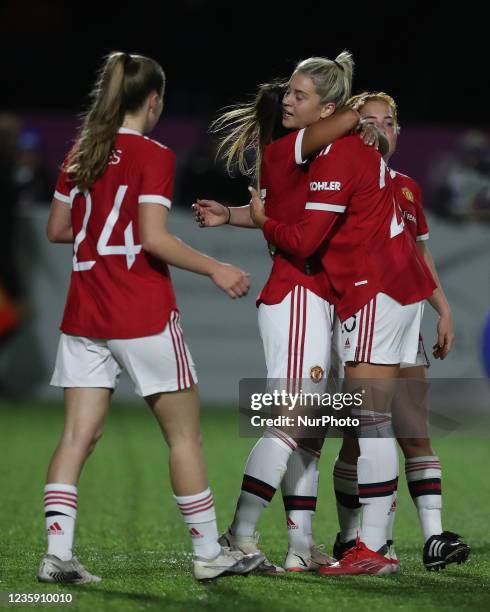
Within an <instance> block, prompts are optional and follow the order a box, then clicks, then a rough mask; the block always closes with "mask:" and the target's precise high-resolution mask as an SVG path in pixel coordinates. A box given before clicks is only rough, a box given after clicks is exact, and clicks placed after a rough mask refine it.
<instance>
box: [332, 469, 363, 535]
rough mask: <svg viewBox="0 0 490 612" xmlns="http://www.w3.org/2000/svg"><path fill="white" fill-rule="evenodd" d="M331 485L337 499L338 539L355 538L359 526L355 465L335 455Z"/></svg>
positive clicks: (359, 514) (359, 511) (359, 516)
mask: <svg viewBox="0 0 490 612" xmlns="http://www.w3.org/2000/svg"><path fill="white" fill-rule="evenodd" d="M333 487H334V491H335V499H336V500H337V516H338V519H339V527H340V541H341V542H349V541H350V540H355V539H356V538H357V536H358V534H359V531H360V528H361V508H362V506H361V503H360V501H359V489H358V486H357V465H351V464H349V463H345V462H344V461H342V460H341V459H339V458H338V457H337V459H336V460H335V465H334V467H333Z"/></svg>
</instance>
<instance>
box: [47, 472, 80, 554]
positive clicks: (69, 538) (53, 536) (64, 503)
mask: <svg viewBox="0 0 490 612" xmlns="http://www.w3.org/2000/svg"><path fill="white" fill-rule="evenodd" d="M77 499H78V496H77V487H75V486H74V485H69V484H62V483H57V482H51V483H49V484H47V485H46V486H45V487H44V516H45V517H46V530H47V534H48V554H49V555H55V556H56V557H58V559H61V560H62V561H68V560H69V559H71V558H72V556H73V538H74V534H75V521H76V518H77Z"/></svg>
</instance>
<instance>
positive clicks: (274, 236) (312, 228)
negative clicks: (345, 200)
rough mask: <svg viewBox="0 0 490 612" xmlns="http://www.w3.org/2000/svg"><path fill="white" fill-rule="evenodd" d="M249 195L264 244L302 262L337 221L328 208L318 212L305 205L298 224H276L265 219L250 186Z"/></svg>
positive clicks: (253, 215)
mask: <svg viewBox="0 0 490 612" xmlns="http://www.w3.org/2000/svg"><path fill="white" fill-rule="evenodd" d="M250 193H251V194H252V199H251V201H250V206H251V211H252V217H253V219H254V221H255V223H256V224H257V226H258V227H260V228H261V229H262V231H263V233H264V236H265V239H266V240H267V242H270V243H272V244H274V245H275V246H276V247H278V248H280V249H282V250H283V251H287V252H288V253H291V254H293V255H297V256H298V257H301V258H303V259H307V258H308V257H310V256H311V255H313V253H315V252H316V251H317V250H318V249H319V248H320V246H321V245H322V244H323V242H324V241H325V239H326V238H327V236H328V234H329V232H330V230H331V229H332V227H333V226H334V225H335V222H336V221H337V219H338V215H337V214H336V213H335V212H333V211H331V210H328V209H323V210H321V211H320V210H318V209H315V208H313V207H309V204H311V203H310V202H307V203H306V206H305V211H304V213H303V215H302V217H301V219H300V220H299V221H298V223H295V224H291V225H288V224H286V223H279V222H278V221H275V220H274V219H270V218H269V217H267V216H266V214H265V212H264V203H263V201H262V200H261V199H260V197H259V194H258V193H257V191H256V190H255V189H253V187H250ZM344 208H345V207H344Z"/></svg>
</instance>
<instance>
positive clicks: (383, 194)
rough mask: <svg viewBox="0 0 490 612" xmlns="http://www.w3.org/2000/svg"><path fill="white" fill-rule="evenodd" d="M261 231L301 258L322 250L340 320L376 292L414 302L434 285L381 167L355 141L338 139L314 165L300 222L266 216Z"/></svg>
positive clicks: (377, 158)
mask: <svg viewBox="0 0 490 612" xmlns="http://www.w3.org/2000/svg"><path fill="white" fill-rule="evenodd" d="M264 234H265V236H266V238H267V239H268V240H270V241H271V242H273V243H274V244H276V245H278V246H279V247H280V248H281V249H288V250H289V251H290V252H294V253H297V254H299V255H301V256H303V257H306V256H308V255H309V254H310V253H312V252H314V251H317V250H318V249H322V251H323V254H322V264H323V266H324V269H325V271H326V273H327V275H328V277H329V280H330V282H331V284H332V287H333V289H334V291H335V293H336V297H337V304H336V305H337V312H338V314H339V317H340V319H341V320H342V321H344V320H345V319H347V318H348V317H350V316H352V315H354V314H355V313H356V312H357V311H358V310H359V309H360V308H362V307H363V306H364V305H365V304H367V303H368V302H369V300H370V299H372V298H373V297H374V296H375V295H376V294H377V293H386V294H387V295H389V296H390V297H392V298H393V299H395V300H396V301H397V302H399V303H400V304H411V303H413V302H418V301H420V300H423V299H425V298H427V297H429V296H430V295H431V294H432V292H433V290H434V288H435V284H434V282H433V280H432V276H431V274H430V272H429V270H428V268H427V266H426V265H425V262H424V261H423V259H422V257H421V256H420V255H419V253H418V252H417V249H416V248H415V244H414V241H413V240H412V238H411V237H410V235H409V233H408V232H407V231H405V228H404V222H403V219H402V216H401V211H400V208H399V206H398V205H397V203H396V200H395V192H394V187H393V184H392V179H391V177H390V173H389V169H388V167H387V166H386V163H385V162H384V160H383V159H382V157H381V156H380V154H379V153H378V152H377V151H376V150H375V149H373V148H371V147H368V146H366V145H364V144H363V142H362V141H361V139H360V138H359V137H358V136H346V137H344V138H341V139H339V140H337V141H336V142H335V143H333V144H332V145H329V146H328V147H326V149H324V150H323V151H322V152H321V153H320V154H319V155H318V156H317V157H316V158H315V160H314V161H313V162H312V164H311V165H310V170H309V192H308V196H307V200H306V204H305V211H304V214H303V217H302V219H301V221H300V222H299V223H297V224H296V225H286V224H280V223H278V222H277V221H274V220H272V219H271V220H269V221H267V223H266V224H265V226H264Z"/></svg>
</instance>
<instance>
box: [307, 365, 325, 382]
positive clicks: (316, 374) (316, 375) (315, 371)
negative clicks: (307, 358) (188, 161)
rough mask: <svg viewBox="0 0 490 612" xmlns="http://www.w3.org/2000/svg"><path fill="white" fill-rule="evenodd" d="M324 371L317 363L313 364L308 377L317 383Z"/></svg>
mask: <svg viewBox="0 0 490 612" xmlns="http://www.w3.org/2000/svg"><path fill="white" fill-rule="evenodd" d="M324 374H325V372H324V371H323V368H321V367H320V366H319V365H316V366H313V367H312V368H311V370H310V378H311V380H312V381H313V382H314V383H319V382H320V381H321V380H322V378H323V375H324Z"/></svg>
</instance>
